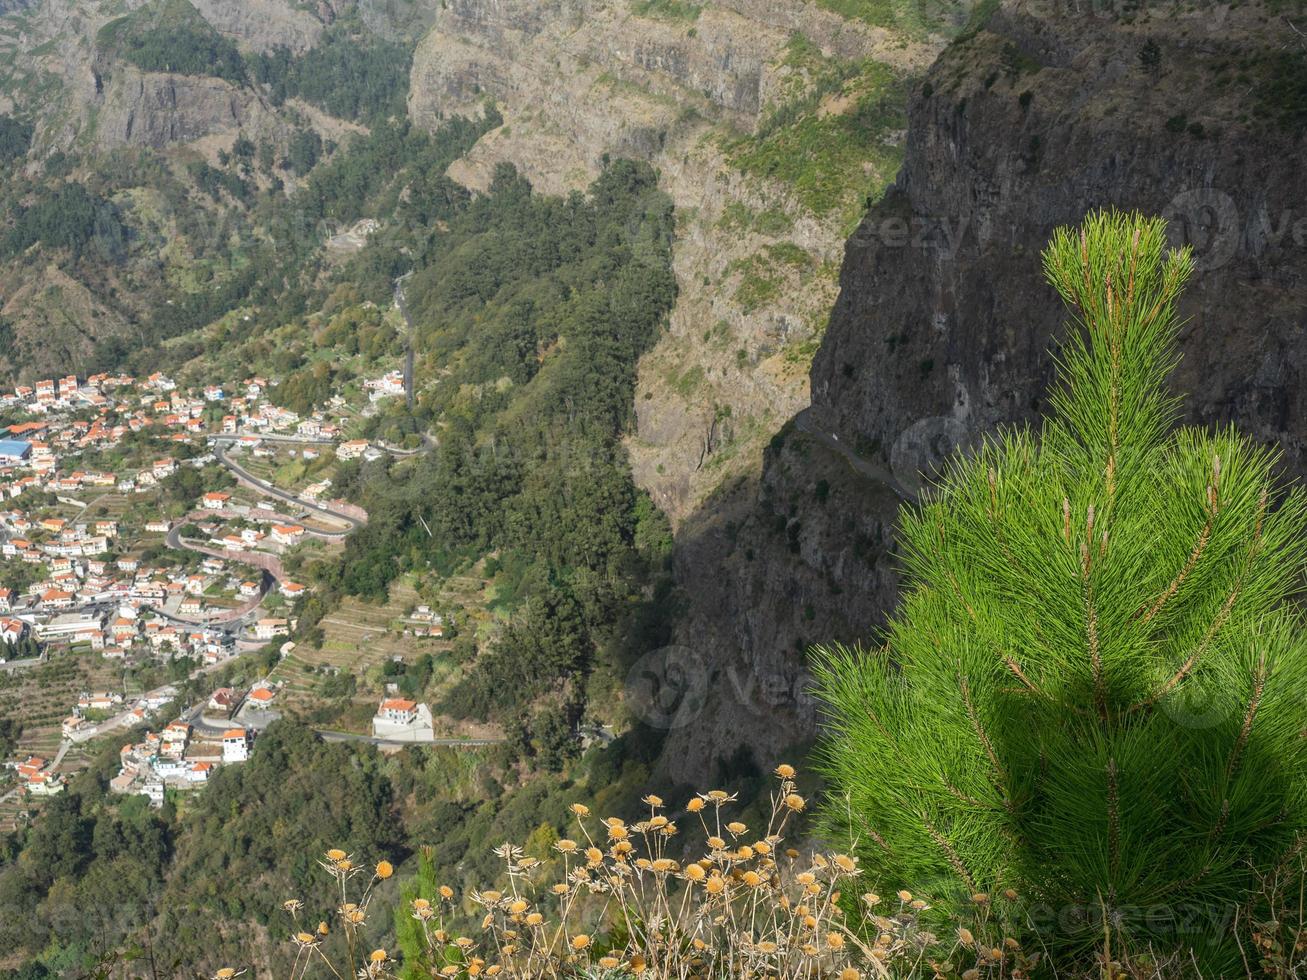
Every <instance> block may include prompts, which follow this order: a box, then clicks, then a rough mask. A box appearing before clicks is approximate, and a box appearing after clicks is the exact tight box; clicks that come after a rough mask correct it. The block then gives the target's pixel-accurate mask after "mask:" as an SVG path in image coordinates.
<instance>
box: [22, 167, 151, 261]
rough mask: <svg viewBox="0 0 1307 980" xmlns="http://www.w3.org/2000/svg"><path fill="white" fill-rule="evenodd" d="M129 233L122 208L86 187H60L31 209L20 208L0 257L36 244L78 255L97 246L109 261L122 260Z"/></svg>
mask: <svg viewBox="0 0 1307 980" xmlns="http://www.w3.org/2000/svg"><path fill="white" fill-rule="evenodd" d="M126 237H127V233H126V230H125V228H124V227H123V223H122V219H121V216H120V214H119V212H118V209H117V208H116V207H115V206H114V205H113V204H112V203H111V202H109V201H106V200H105V199H104V198H101V197H99V196H97V195H95V194H92V193H91V192H90V191H88V190H87V189H86V187H85V186H84V185H82V184H75V183H67V184H59V185H58V186H56V187H55V188H54V189H53V190H50V191H46V192H44V193H42V194H41V195H40V196H39V197H38V198H37V200H36V201H35V202H34V203H33V204H31V205H30V206H27V207H23V206H19V208H18V210H17V213H16V214H15V215H14V218H13V224H12V225H11V226H10V228H9V229H8V230H7V231H6V232H5V234H4V237H3V239H0V255H12V254H14V253H16V252H21V251H24V250H25V249H28V248H30V247H31V246H33V245H35V244H38V243H40V244H42V245H45V246H47V247H49V248H54V249H69V250H70V251H71V252H73V253H74V255H81V253H82V252H83V251H84V250H86V249H88V248H90V247H93V248H94V249H95V251H96V253H97V255H98V256H99V257H100V258H102V259H106V260H109V261H113V260H116V259H118V258H120V257H121V256H122V254H123V251H124V246H125V240H126Z"/></svg>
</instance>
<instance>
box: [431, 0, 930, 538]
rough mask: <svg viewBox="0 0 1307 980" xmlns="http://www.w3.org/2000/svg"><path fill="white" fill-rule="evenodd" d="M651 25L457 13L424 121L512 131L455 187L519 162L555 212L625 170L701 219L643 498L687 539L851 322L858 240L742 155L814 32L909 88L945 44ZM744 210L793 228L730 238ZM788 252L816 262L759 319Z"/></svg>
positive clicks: (745, 27)
mask: <svg viewBox="0 0 1307 980" xmlns="http://www.w3.org/2000/svg"><path fill="white" fill-rule="evenodd" d="M691 6H692V5H689V4H686V5H684V7H687V8H688V7H691ZM637 8H638V5H636V4H628V3H606V2H602V0H544V2H536V0H532V2H527V0H448V2H447V3H445V4H443V5H442V7H441V9H440V10H439V11H438V13H437V15H436V18H435V21H434V25H433V28H432V30H431V32H430V33H429V34H428V35H427V36H426V38H425V39H424V40H423V41H422V43H421V44H420V45H419V47H418V50H417V53H416V55H415V58H414V65H413V74H412V85H411V91H410V100H409V108H410V114H411V115H412V116H413V118H414V119H415V120H417V121H419V122H421V123H424V124H426V125H431V126H434V125H436V124H437V122H438V120H439V119H440V118H441V117H443V116H444V115H448V114H449V113H452V112H469V111H474V110H475V109H476V108H477V107H479V105H480V103H481V102H482V101H484V100H485V99H486V98H493V99H495V100H496V101H497V102H498V103H499V104H500V107H501V110H502V111H503V113H504V116H505V120H506V125H505V126H504V127H503V128H502V129H501V130H499V131H497V132H495V133H492V134H490V135H489V136H487V137H486V138H485V139H483V140H482V141H481V143H480V144H478V146H477V147H476V148H474V150H473V151H472V153H471V154H469V156H468V158H467V159H466V160H463V161H460V162H459V163H458V164H456V165H455V166H454V167H452V168H451V170H450V173H451V175H452V176H454V177H455V178H456V179H458V180H460V181H462V182H464V183H466V184H468V185H470V186H473V187H482V186H485V184H486V183H487V182H488V180H489V178H490V174H491V173H492V171H493V167H494V165H495V164H496V163H497V162H499V161H500V160H505V159H506V160H511V161H512V162H514V163H515V164H517V166H518V168H519V169H520V170H522V171H523V172H524V173H525V174H526V175H527V176H528V177H529V178H530V179H531V180H532V182H533V183H534V184H535V185H536V186H537V187H538V188H540V189H541V190H544V191H548V192H555V193H557V192H565V191H568V190H572V189H576V188H580V187H583V186H585V185H586V184H587V183H588V182H589V181H590V180H592V179H593V177H594V176H595V175H596V174H597V173H598V170H599V168H600V166H601V165H602V161H603V159H604V158H605V157H606V156H629V157H636V158H639V159H644V160H649V161H651V162H653V163H654V164H655V165H656V166H657V167H658V168H659V169H660V171H661V173H662V176H663V186H664V187H665V189H666V190H667V191H668V192H669V193H670V194H671V195H672V197H673V199H674V200H675V201H676V204H677V209H678V213H679V214H680V216H681V226H680V238H679V241H678V243H677V246H676V253H675V265H676V271H677V278H678V282H679V284H680V297H679V300H678V303H677V307H676V310H675V312H674V313H673V316H672V322H671V329H670V330H669V331H668V333H667V335H666V336H665V337H664V338H663V339H662V341H661V342H660V343H659V345H658V347H657V348H656V349H655V350H654V351H652V352H651V353H650V354H649V355H648V356H647V357H646V358H645V359H644V362H643V363H642V366H641V373H640V388H639V391H638V393H637V399H636V405H637V411H638V418H639V430H638V433H637V435H636V437H635V438H633V439H632V440H631V442H630V451H631V455H632V461H633V465H634V468H635V472H636V477H637V480H638V481H639V482H640V483H641V485H643V486H645V487H646V488H648V489H649V490H650V492H651V493H652V494H653V496H654V498H655V500H656V501H657V502H658V504H659V505H660V506H661V507H662V508H663V509H664V510H665V511H667V512H668V513H669V514H670V515H671V516H672V518H673V520H674V521H679V520H680V519H682V518H684V517H685V516H686V515H688V514H689V513H690V512H691V511H692V510H693V508H694V507H695V505H696V504H697V503H699V502H700V501H702V500H703V499H704V497H705V496H706V495H707V494H709V493H710V492H712V490H713V489H714V488H715V487H718V486H721V485H724V484H727V483H729V482H730V481H731V480H732V479H734V478H736V477H738V476H739V475H740V474H742V473H746V472H751V471H752V472H754V473H756V471H757V467H758V464H759V459H760V454H761V448H762V446H763V445H764V444H765V442H766V440H767V439H768V438H769V437H770V435H771V434H772V433H773V432H775V430H776V429H777V428H778V427H779V426H780V425H781V424H782V423H783V422H784V420H785V419H787V418H788V417H790V416H791V415H793V414H794V413H795V412H797V411H798V410H800V409H801V408H803V407H804V406H805V405H806V404H807V403H808V383H807V365H808V360H809V358H810V356H811V354H810V349H809V350H808V351H806V352H805V351H803V350H802V349H801V348H802V347H803V345H804V344H805V343H806V344H809V345H811V346H815V337H816V336H817V335H818V334H819V332H820V329H821V326H822V324H823V323H824V321H825V316H826V312H827V311H828V310H829V308H830V305H831V303H832V302H833V299H834V295H835V276H834V269H835V267H836V262H837V260H838V256H839V254H840V251H841V249H842V245H843V237H844V236H843V232H842V230H841V229H840V228H839V226H838V221H835V220H831V218H830V217H829V216H826V217H822V218H818V217H817V216H815V215H813V214H812V213H810V212H809V211H807V210H805V209H804V208H803V207H802V206H801V205H800V204H799V203H798V202H797V201H796V199H795V197H794V194H793V193H792V189H791V188H789V187H788V186H786V185H784V184H782V183H780V182H778V181H773V180H768V179H764V178H761V177H759V176H758V175H756V174H755V175H751V176H748V177H746V176H745V175H744V174H742V173H741V172H740V171H739V170H738V169H737V168H735V167H734V166H733V165H732V162H731V160H730V154H729V152H728V149H727V145H728V144H729V142H730V141H731V140H732V139H737V138H739V136H740V135H742V134H745V133H749V132H752V131H753V129H754V127H755V126H756V125H758V123H759V121H760V119H761V118H763V116H764V115H765V114H766V112H767V111H768V110H769V109H770V108H774V107H775V106H776V105H777V104H778V103H779V102H781V101H783V99H784V97H786V95H791V96H792V95H793V92H794V91H795V87H796V79H795V73H796V69H795V68H794V67H793V66H792V65H790V64H787V60H786V57H785V55H786V50H787V46H788V45H789V44H790V43H791V42H792V40H793V39H794V37H795V35H796V32H799V33H801V34H802V35H803V37H804V38H805V39H806V40H807V41H808V42H809V43H811V44H812V45H813V46H815V48H817V49H820V50H822V51H823V52H825V53H826V54H827V55H828V56H830V57H832V58H833V57H840V58H847V59H852V60H861V59H867V58H874V59H877V60H879V61H882V62H884V63H887V64H893V65H895V66H897V67H900V68H905V69H911V68H913V67H914V66H915V67H920V68H922V69H924V66H925V65H926V64H927V63H928V62H929V60H930V58H931V57H933V54H934V52H935V51H936V50H937V44H931V43H923V42H916V41H907V40H904V39H903V38H901V37H898V36H896V35H893V34H892V33H891V32H888V31H885V30H883V29H878V28H872V27H870V26H868V25H866V24H865V23H862V22H859V21H853V20H848V19H846V18H843V17H840V16H838V15H836V14H833V13H831V12H829V11H826V10H823V9H822V8H820V7H817V6H815V5H813V4H810V3H805V2H802V0H765V2H764V0H722V2H716V3H712V4H706V5H702V8H701V9H699V10H698V11H697V12H694V13H691V14H690V15H688V16H685V17H678V16H670V17H669V16H666V15H663V16H657V15H653V14H648V15H640V14H638V13H636V12H635V10H636V9H637ZM798 87H799V88H800V89H801V88H802V83H801V82H800V83H798ZM889 176H890V175H889V174H888V173H886V174H884V175H883V177H884V179H885V180H888V178H889ZM731 208H737V209H738V208H743V209H745V210H746V211H747V212H749V213H755V212H767V213H769V214H774V215H778V216H779V217H780V218H781V220H782V222H783V225H784V227H783V229H782V230H780V231H773V232H767V231H760V230H758V229H756V228H755V229H747V228H741V227H739V226H738V225H734V224H732V223H731V222H729V221H724V220H723V218H724V216H725V215H726V214H727V213H728V210H729V209H731ZM778 243H783V244H785V245H797V246H798V247H799V249H801V251H800V252H799V253H798V257H799V258H798V261H797V264H796V265H792V266H789V267H786V268H783V269H769V270H768V272H769V274H770V275H772V276H774V284H773V286H772V290H771V291H772V295H769V296H767V297H766V298H765V300H763V301H760V302H750V301H748V300H744V299H741V298H740V297H739V296H738V295H737V294H738V292H739V287H740V284H741V282H742V281H743V279H744V278H745V276H746V275H747V274H748V269H749V263H750V262H751V261H756V257H758V256H765V254H766V253H765V250H766V249H767V248H768V247H769V246H774V245H776V244H778ZM789 254H791V255H793V254H794V253H789ZM805 256H806V257H805Z"/></svg>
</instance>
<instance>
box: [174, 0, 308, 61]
mask: <svg viewBox="0 0 1307 980" xmlns="http://www.w3.org/2000/svg"><path fill="white" fill-rule="evenodd" d="M190 2H191V4H192V5H193V6H194V7H195V9H196V10H198V11H199V12H200V14H201V15H202V16H203V17H204V19H205V20H207V21H208V22H209V23H210V24H212V25H213V26H214V27H215V28H217V29H218V31H219V32H220V33H222V34H225V35H227V36H228V37H230V38H232V39H233V40H234V41H236V42H237V43H238V44H240V45H241V46H242V47H244V48H248V49H251V50H254V51H271V50H272V49H273V48H275V47H278V46H281V47H286V48H289V49H290V50H291V52H292V53H294V54H302V53H303V52H305V51H307V50H308V49H309V48H311V47H313V46H314V45H315V44H317V43H318V39H319V38H320V37H321V36H322V21H321V20H319V19H318V18H317V17H315V16H314V15H313V14H310V13H309V12H308V11H306V10H302V9H300V8H298V7H295V6H292V5H290V4H286V3H281V2H278V0H190ZM328 10H329V8H328Z"/></svg>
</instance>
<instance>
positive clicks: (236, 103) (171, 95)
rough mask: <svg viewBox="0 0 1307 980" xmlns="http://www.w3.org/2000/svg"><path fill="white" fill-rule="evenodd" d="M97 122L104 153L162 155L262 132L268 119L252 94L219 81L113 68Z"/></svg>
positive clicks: (123, 67) (269, 120)
mask: <svg viewBox="0 0 1307 980" xmlns="http://www.w3.org/2000/svg"><path fill="white" fill-rule="evenodd" d="M101 100H102V101H101V107H100V111H99V114H98V117H97V120H96V123H97V124H96V130H95V136H96V141H97V142H98V143H99V145H101V146H103V147H106V148H107V147H113V146H119V145H130V146H149V147H153V148H155V149H162V148H164V147H166V146H168V145H170V144H174V143H191V142H194V141H195V140H199V139H202V138H204V137H206V136H210V135H213V134H215V133H227V132H233V133H234V132H236V131H240V130H250V131H258V130H259V129H260V128H261V127H262V126H263V125H264V124H265V123H266V124H271V123H272V121H273V120H272V118H271V115H270V113H268V111H267V110H266V109H265V107H264V106H263V105H262V103H261V102H260V100H259V99H258V98H257V97H256V96H255V95H253V93H251V92H249V91H248V90H244V89H240V88H237V87H236V86H234V85H231V84H229V83H227V82H225V81H223V80H222V79H219V78H202V77H198V76H192V75H171V74H162V73H158V72H142V71H137V70H136V69H134V68H131V67H129V66H126V65H115V66H114V69H113V73H112V75H111V76H110V77H109V80H108V82H107V83H106V84H105V85H104V88H103V94H102V96H101Z"/></svg>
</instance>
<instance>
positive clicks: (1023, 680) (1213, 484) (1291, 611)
mask: <svg viewBox="0 0 1307 980" xmlns="http://www.w3.org/2000/svg"><path fill="white" fill-rule="evenodd" d="M1044 269H1045V272H1046V274H1047V277H1048V279H1049V280H1050V282H1052V284H1053V285H1054V286H1055V287H1056V288H1057V290H1058V291H1059V293H1061V295H1062V297H1063V299H1064V300H1065V301H1066V302H1067V304H1068V305H1069V306H1070V308H1071V309H1072V310H1073V312H1074V314H1075V317H1076V320H1077V321H1078V329H1077V330H1076V331H1075V332H1074V334H1073V336H1072V337H1071V338H1070V339H1069V340H1068V341H1067V343H1066V345H1065V347H1064V349H1063V351H1062V352H1061V355H1060V357H1059V358H1058V369H1059V382H1058V386H1057V389H1056V394H1055V396H1054V398H1053V400H1052V414H1051V416H1050V417H1049V418H1047V419H1046V420H1045V421H1044V422H1043V424H1042V426H1041V427H1039V429H1038V431H1037V432H1034V431H1030V430H1028V429H1022V430H1011V431H1004V432H1002V433H1001V434H999V435H996V436H995V437H993V438H992V439H990V440H988V441H987V442H986V444H985V445H984V446H983V447H982V448H980V449H979V450H977V451H976V452H974V453H973V454H971V455H970V456H969V457H967V458H964V459H957V460H955V461H954V462H953V463H952V464H951V465H950V467H949V469H948V470H947V472H946V473H945V474H944V475H943V476H942V477H941V479H940V480H939V483H938V486H937V487H936V488H934V489H933V491H932V492H931V493H930V494H929V495H928V496H927V498H926V499H925V500H924V501H923V502H922V504H921V505H920V506H918V507H914V508H906V509H905V511H904V513H903V515H902V521H901V523H902V528H901V534H900V540H901V544H902V546H903V549H904V552H905V566H906V567H905V572H906V587H905V590H904V595H903V599H902V604H901V607H900V609H899V610H898V612H897V613H896V615H895V616H894V618H893V620H892V621H891V623H890V624H889V626H888V627H887V630H886V634H885V642H884V646H883V648H882V649H879V650H874V651H862V650H857V649H846V648H841V647H833V648H826V649H820V650H818V651H816V657H815V659H816V664H817V668H816V669H817V675H818V683H817V690H818V694H819V697H820V698H821V700H822V702H823V703H824V706H825V708H826V710H827V712H828V719H829V736H828V738H827V740H826V742H825V747H824V769H825V773H826V775H827V777H828V778H829V780H830V784H831V791H832V792H831V796H830V800H831V802H830V804H829V805H828V807H827V812H826V818H827V822H828V827H827V829H828V831H829V832H830V833H832V834H833V835H838V839H840V840H853V841H856V846H857V848H858V851H859V854H860V856H861V858H862V860H863V862H864V866H865V867H867V868H868V869H870V870H871V871H872V872H873V873H874V874H875V875H876V876H877V877H878V879H879V882H880V884H881V886H882V887H883V888H888V889H897V888H902V887H906V888H909V889H915V890H917V891H921V892H925V891H927V890H929V891H930V892H932V895H931V897H932V898H934V899H935V900H936V902H937V903H938V906H937V908H938V909H940V910H946V909H948V908H949V907H950V906H953V905H955V904H956V903H957V902H960V901H964V900H966V899H967V898H969V896H971V895H972V894H973V893H975V892H987V893H992V894H995V895H999V894H1001V893H1002V892H1003V891H1005V890H1007V889H1013V890H1015V891H1016V892H1017V893H1018V894H1019V896H1020V902H1021V906H1020V908H1021V913H1020V915H1017V916H1015V918H1016V920H1017V921H1019V922H1020V923H1022V924H1024V926H1025V927H1026V928H1027V929H1030V930H1033V931H1035V932H1036V933H1038V935H1037V937H1035V938H1037V939H1038V941H1039V942H1040V943H1041V945H1043V946H1045V947H1047V948H1048V949H1050V950H1051V951H1053V952H1054V953H1055V959H1056V958H1057V957H1067V958H1069V959H1070V958H1074V957H1076V956H1077V955H1083V954H1085V953H1086V952H1088V951H1089V948H1090V947H1091V946H1093V945H1096V944H1099V943H1101V941H1102V939H1103V937H1104V935H1105V931H1104V927H1105V925H1106V928H1107V930H1108V931H1109V932H1110V933H1111V935H1112V937H1113V952H1114V954H1115V952H1116V950H1117V949H1119V948H1120V947H1119V946H1118V943H1123V944H1124V945H1125V947H1126V948H1127V949H1132V950H1136V951H1138V950H1142V949H1144V948H1150V949H1152V950H1153V951H1154V952H1155V953H1156V952H1158V951H1169V952H1170V953H1171V954H1173V955H1174V954H1176V953H1177V952H1179V953H1180V954H1181V955H1182V956H1183V957H1184V959H1185V962H1186V964H1191V963H1197V964H1199V965H1200V966H1201V967H1202V968H1203V969H1204V971H1206V975H1208V976H1213V975H1228V973H1227V972H1226V971H1231V972H1238V973H1240V974H1242V973H1243V972H1244V971H1243V969H1241V968H1238V969H1236V966H1237V964H1239V963H1240V958H1239V950H1238V948H1237V946H1236V944H1235V942H1234V940H1233V934H1234V932H1235V918H1236V912H1237V911H1239V910H1241V909H1248V908H1250V903H1251V902H1252V896H1253V895H1254V894H1255V893H1256V891H1257V888H1258V885H1259V881H1260V880H1261V879H1262V878H1263V877H1264V876H1266V875H1270V874H1273V873H1276V872H1277V871H1279V870H1282V869H1284V868H1286V867H1289V866H1290V865H1292V866H1293V867H1294V868H1297V867H1299V848H1300V847H1301V845H1302V843H1303V841H1304V839H1307V698H1305V695H1307V655H1305V651H1304V643H1303V636H1304V632H1303V624H1302V621H1301V613H1300V612H1299V610H1298V608H1297V607H1296V605H1294V604H1293V603H1294V599H1295V596H1296V594H1297V593H1298V592H1299V590H1300V588H1301V584H1302V572H1303V567H1304V558H1305V557H1307V536H1305V534H1304V532H1305V530H1307V504H1305V500H1304V494H1303V492H1302V490H1301V488H1297V487H1294V488H1292V489H1287V488H1285V487H1283V486H1282V485H1280V484H1279V483H1278V482H1277V477H1276V467H1277V453H1276V452H1275V451H1274V450H1272V449H1268V448H1266V447H1262V446H1258V445H1255V444H1253V443H1252V442H1250V441H1249V440H1247V439H1245V438H1243V437H1241V436H1240V435H1239V434H1238V432H1236V431H1235V430H1234V429H1233V428H1227V429H1224V430H1222V431H1219V432H1209V431H1203V430H1199V429H1194V428H1188V427H1178V419H1177V402H1176V400H1175V399H1173V398H1172V397H1171V396H1170V395H1169V393H1168V389H1167V377H1168V374H1169V373H1170V371H1171V369H1172V368H1173V366H1174V365H1175V363H1176V361H1177V356H1178V355H1177V351H1176V334H1177V330H1178V319H1177V315H1176V311H1175V303H1176V299H1177V296H1178V295H1179V293H1180V291H1181V288H1182V287H1183V285H1184V283H1185V280H1186V279H1187V277H1188V276H1189V273H1190V269H1191V261H1190V257H1189V254H1188V252H1187V251H1182V252H1175V251H1168V250H1166V248H1165V225H1164V222H1163V221H1162V220H1161V219H1146V218H1144V217H1141V216H1138V215H1126V214H1120V213H1104V214H1096V215H1091V216H1090V217H1088V218H1087V219H1086V220H1085V223H1084V225H1083V226H1082V228H1081V229H1079V230H1073V229H1065V228H1064V229H1060V230H1059V231H1058V232H1057V233H1056V234H1055V235H1054V237H1053V239H1052V242H1051V244H1050V245H1049V247H1048V249H1047V250H1046V252H1045V254H1044ZM1213 342H1216V341H1215V340H1213ZM1295 896H1296V889H1295Z"/></svg>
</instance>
